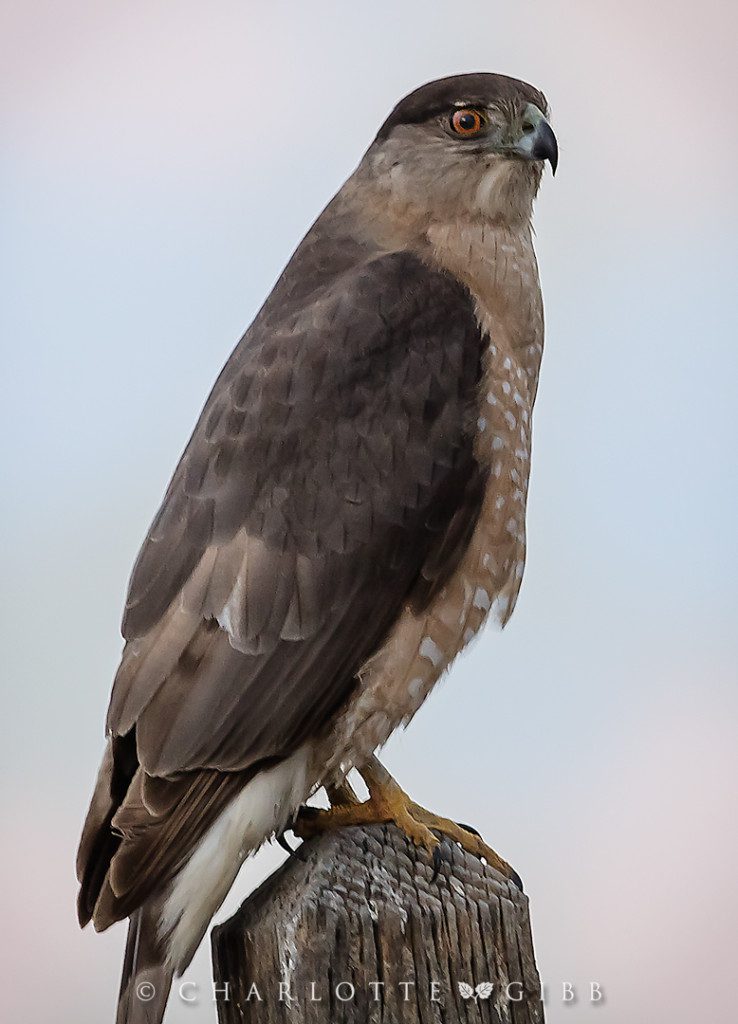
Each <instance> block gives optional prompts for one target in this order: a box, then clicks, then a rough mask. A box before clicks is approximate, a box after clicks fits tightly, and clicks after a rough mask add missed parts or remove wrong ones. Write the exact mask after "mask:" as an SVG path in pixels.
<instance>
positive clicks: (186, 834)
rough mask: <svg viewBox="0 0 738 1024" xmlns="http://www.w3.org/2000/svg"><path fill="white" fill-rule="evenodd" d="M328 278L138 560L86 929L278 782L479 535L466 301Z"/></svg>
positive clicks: (218, 431) (91, 839)
mask: <svg viewBox="0 0 738 1024" xmlns="http://www.w3.org/2000/svg"><path fill="white" fill-rule="evenodd" d="M287 277H288V280H289V268H288V275H287ZM332 279H333V280H334V282H335V283H334V285H333V286H332V287H325V288H324V289H323V290H322V291H320V292H319V293H317V294H314V295H313V296H312V297H311V299H310V301H309V302H300V303H298V306H299V307H300V308H297V309H295V310H294V311H293V312H291V313H289V314H288V315H284V316H282V317H281V318H280V317H275V315H274V312H273V310H272V311H271V312H270V313H269V315H268V316H260V317H258V318H257V320H256V321H255V322H254V325H252V328H251V329H250V330H249V331H248V332H247V334H246V335H245V336H244V339H243V340H242V341H241V343H240V344H239V345H238V347H237V348H236V350H235V351H234V353H233V355H232V356H231V358H230V360H229V361H228V363H227V364H226V367H225V368H224V370H223V372H222V373H221V375H220V377H219V378H218V381H217V382H216V384H215V387H214V388H213V391H212V392H211V395H210V397H209V399H208V401H207V403H206V405H205V408H204V410H203V413H202V415H201V417H200V420H199V422H198V424H197V426H196V428H195V431H194V433H193V435H192V438H191V439H190V442H189V444H188V446H187V448H186V450H185V452H184V455H183V456H182V459H181V461H180V463H179V465H178V467H177V470H176V472H175V474H174V476H173V478H172V481H171V483H170V485H169V488H168V490H167V493H166V495H165V497H164V501H163V503H162V506H161V508H160V509H159V512H158V514H157V516H156V518H155V520H154V523H153V525H152V527H151V529H150V531H149V534H148V536H147V538H146V540H145V542H144V544H143V547H142V549H141V552H140V554H139V556H138V560H137V562H136V565H135V567H134V570H133V575H132V579H131V583H130V589H129V594H128V599H127V603H126V612H125V617H124V623H123V631H124V635H125V637H126V640H127V643H126V647H125V649H124V652H123V657H122V661H121V665H120V668H119V670H118V673H117V675H116V679H115V682H114V685H113V693H112V696H111V701H110V707H109V712H108V730H109V732H110V734H111V740H110V746H109V750H108V754H107V755H106V758H105V760H104V762H103V766H102V768H101V770H100V775H99V777H98V784H97V788H96V792H95V796H94V797H93V801H92V804H91V807H90V812H89V814H88V818H87V821H86V824H85V828H84V831H83V835H82V840H81V843H80V849H79V855H78V876H79V879H80V883H81V885H80V895H79V916H80V921H81V922H82V923H85V922H86V921H87V920H89V919H90V917H93V918H94V921H95V926H96V927H97V928H105V927H107V926H108V925H109V924H111V923H112V922H113V921H115V920H119V919H120V918H122V917H125V916H126V915H128V914H130V913H132V912H133V911H134V910H135V909H136V908H137V907H138V906H141V905H142V903H143V901H144V900H146V899H147V898H148V896H149V895H151V894H152V893H155V892H158V891H160V890H161V887H162V886H163V885H164V884H165V883H166V882H167V881H168V880H169V879H170V878H171V877H173V875H174V874H175V873H176V871H177V870H178V869H179V868H180V866H181V865H182V864H183V863H184V861H185V860H186V857H187V855H188V852H189V850H191V849H192V847H193V845H194V844H195V843H196V842H197V841H198V840H199V838H200V837H201V836H202V835H203V834H204V832H205V830H206V829H207V827H208V826H209V824H210V823H211V822H212V821H213V820H215V818H216V817H217V815H218V814H219V813H220V811H221V810H222V808H223V807H224V806H225V805H226V804H227V803H228V802H229V801H230V800H231V799H232V798H233V797H234V796H235V795H236V793H238V792H239V790H240V789H241V788H242V787H243V786H244V785H245V784H246V782H247V781H248V779H249V778H251V777H253V775H254V773H255V772H257V771H258V770H260V767H261V766H263V765H265V764H268V763H273V762H274V761H275V760H276V759H279V758H281V757H284V756H287V755H288V754H289V753H290V752H291V751H292V750H294V749H295V748H296V747H297V746H299V745H300V744H301V743H302V742H303V741H304V740H305V739H306V738H308V737H311V736H314V735H315V734H316V733H318V732H319V731H320V730H321V729H324V728H325V727H326V725H327V723H328V722H329V721H330V718H331V715H332V714H333V713H334V712H335V711H336V710H337V709H338V708H339V707H340V706H341V704H342V703H343V702H344V701H345V700H346V699H347V697H348V695H349V694H350V693H351V691H352V689H353V687H354V686H355V685H356V676H357V672H358V670H359V669H360V668H361V666H362V665H363V664H364V662H365V661H366V659H367V658H368V657H369V656H370V655H371V654H372V653H373V652H374V651H375V650H376V649H377V647H378V646H379V645H380V644H381V643H382V641H383V640H384V638H385V637H386V635H387V634H388V632H389V630H390V629H391V627H392V625H393V623H394V621H395V619H396V618H397V616H398V615H399V614H400V612H401V610H402V608H403V607H404V606H405V604H406V603H407V602H411V603H412V604H413V605H414V606H416V607H418V608H420V607H422V606H423V605H424V604H425V603H426V602H427V601H428V600H430V598H431V597H432V596H433V594H434V593H435V591H436V590H437V589H438V588H439V587H440V586H442V585H443V582H444V580H445V579H446V578H447V577H448V576H449V574H450V573H451V572H452V571H453V570H454V568H455V567H456V565H457V563H458V560H459V558H460V557H461V554H462V553H463V551H464V548H465V545H466V541H467V540H468V538H469V536H470V534H471V531H472V530H473V528H474V525H475V523H476V520H477V517H478V514H479V508H480V505H481V498H482V494H483V489H484V482H485V481H484V479H483V474H482V472H481V470H480V468H479V466H478V465H477V463H476V461H475V459H474V456H473V450H472V433H471V430H470V429H468V423H469V420H470V419H471V420H472V421H473V415H472V407H473V404H474V392H475V387H476V384H477V381H478V378H479V371H480V357H481V338H480V333H479V329H478V327H477V324H476V320H475V317H474V313H473V308H472V303H471V299H470V297H469V295H468V293H467V292H466V291H465V289H464V288H463V287H462V286H461V285H460V284H459V283H458V282H457V281H456V280H455V279H453V278H451V277H449V276H447V275H444V274H442V273H440V272H436V271H432V270H430V269H428V268H427V267H426V266H425V265H424V264H422V263H421V262H420V261H419V260H417V259H416V258H414V257H412V256H409V255H399V254H395V255H391V256H385V257H382V258H378V259H375V260H373V261H367V262H365V263H363V264H361V265H360V266H357V267H355V268H354V269H351V270H347V271H346V272H344V273H343V274H342V275H340V277H338V278H336V277H335V275H332ZM275 295H277V297H279V288H278V289H277V290H276V291H275V293H273V297H274V296H275ZM270 301H271V300H270Z"/></svg>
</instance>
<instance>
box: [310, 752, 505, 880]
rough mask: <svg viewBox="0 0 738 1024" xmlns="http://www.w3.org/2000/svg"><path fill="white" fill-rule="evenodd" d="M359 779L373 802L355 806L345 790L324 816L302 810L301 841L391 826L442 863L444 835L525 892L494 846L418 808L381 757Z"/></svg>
mask: <svg viewBox="0 0 738 1024" xmlns="http://www.w3.org/2000/svg"><path fill="white" fill-rule="evenodd" d="M360 774H361V776H362V778H363V779H364V781H365V782H366V785H367V788H368V790H369V799H368V800H365V801H364V802H363V803H358V802H356V797H355V794H354V793H353V790H351V789H350V787H349V792H348V794H347V793H346V792H344V790H343V789H342V788H339V789H338V791H336V790H333V791H330V792H329V795H330V798H331V803H332V804H333V806H332V807H331V809H330V810H328V811H323V810H318V809H316V808H313V807H307V808H303V810H302V811H301V812H300V814H299V815H298V817H297V820H296V822H295V825H294V827H293V831H294V832H295V834H296V835H298V836H300V837H301V838H302V839H308V838H310V837H311V836H315V835H319V834H320V833H322V832H325V831H327V830H328V829H332V828H340V827H341V826H345V825H377V824H381V823H383V822H390V821H391V822H394V824H395V825H397V827H398V828H399V829H400V830H401V831H402V832H404V833H405V835H406V836H407V837H408V839H410V840H412V842H413V843H414V844H415V845H416V846H421V847H423V848H424V849H425V850H427V851H428V852H429V853H430V854H432V855H433V857H434V861H435V862H436V864H438V863H439V861H438V857H439V853H440V851H439V845H440V839H439V838H438V836H437V835H435V833H436V832H440V833H441V834H442V835H445V836H447V837H448V838H449V839H450V840H451V841H452V842H455V843H458V844H459V846H461V847H462V848H463V849H464V850H466V851H467V852H468V853H471V854H473V855H474V856H475V857H479V858H484V860H486V861H487V863H488V864H489V865H490V866H491V867H493V868H495V870H497V871H499V872H500V873H501V874H502V875H504V876H505V877H506V878H509V879H511V881H513V882H514V883H515V884H516V885H517V886H518V888H520V889H522V884H521V882H520V878H519V876H518V875H517V873H516V872H515V871H514V870H513V869H512V868H511V867H510V865H509V864H508V863H507V861H504V860H503V859H502V857H500V856H499V854H497V853H495V851H494V850H493V849H492V847H491V846H487V844H486V843H485V842H484V840H483V839H482V838H481V836H479V835H478V834H477V833H475V832H472V831H470V830H469V829H467V828H464V827H463V826H462V825H459V824H457V823H456V822H455V821H451V820H450V819H449V818H441V817H439V816H438V815H437V814H433V812H432V811H429V810H426V808H425V807H421V806H420V804H416V803H415V801H414V800H411V799H410V797H409V796H408V795H407V793H405V792H404V791H403V790H402V789H401V788H400V786H398V784H397V783H396V782H395V780H394V779H393V778H392V776H391V775H390V773H389V772H388V771H387V770H386V768H384V767H383V766H382V765H381V764H380V762H379V761H378V760H377V758H376V757H373V758H372V759H371V760H370V761H369V763H368V764H367V765H366V767H364V768H361V769H360Z"/></svg>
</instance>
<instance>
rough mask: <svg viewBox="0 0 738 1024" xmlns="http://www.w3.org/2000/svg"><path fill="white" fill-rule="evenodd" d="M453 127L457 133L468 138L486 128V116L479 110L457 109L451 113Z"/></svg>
mask: <svg viewBox="0 0 738 1024" xmlns="http://www.w3.org/2000/svg"><path fill="white" fill-rule="evenodd" d="M451 128H452V130H453V131H454V132H455V133H456V134H457V135H464V136H466V137H467V138H468V137H469V136H471V135H478V134H479V133H480V132H481V130H482V128H484V118H483V117H482V115H481V114H480V113H479V111H478V110H456V111H455V112H454V113H453V114H452V115H451Z"/></svg>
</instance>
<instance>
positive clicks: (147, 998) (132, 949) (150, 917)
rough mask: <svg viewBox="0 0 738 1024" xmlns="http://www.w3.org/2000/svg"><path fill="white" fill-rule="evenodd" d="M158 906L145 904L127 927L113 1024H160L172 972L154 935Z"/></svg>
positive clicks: (156, 936) (132, 916)
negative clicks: (116, 1010)
mask: <svg viewBox="0 0 738 1024" xmlns="http://www.w3.org/2000/svg"><path fill="white" fill-rule="evenodd" d="M158 917H159V906H158V903H156V902H155V903H153V904H152V903H145V904H144V905H143V906H142V907H140V908H139V909H138V910H137V911H136V912H135V913H134V914H132V915H131V919H130V922H129V925H128V939H127V941H126V953H125V958H124V960H123V975H122V977H121V980H120V995H119V996H118V1013H117V1015H116V1018H115V1024H161V1021H162V1018H163V1016H164V1010H165V1008H166V1005H167V999H168V997H169V989H170V988H171V986H172V969H171V967H169V966H167V964H166V959H165V951H164V949H163V948H162V944H161V943H160V941H159V939H158V935H157V926H158Z"/></svg>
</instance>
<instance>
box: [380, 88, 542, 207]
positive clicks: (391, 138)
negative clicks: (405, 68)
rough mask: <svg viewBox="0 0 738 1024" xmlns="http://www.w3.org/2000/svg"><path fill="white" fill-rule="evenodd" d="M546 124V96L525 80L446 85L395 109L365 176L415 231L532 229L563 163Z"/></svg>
mask: <svg viewBox="0 0 738 1024" xmlns="http://www.w3.org/2000/svg"><path fill="white" fill-rule="evenodd" d="M547 114H548V104H547V103H546V99H545V97H544V96H543V94H542V93H540V92H539V91H538V90H537V89H535V88H534V87H533V86H532V85H528V84H527V83H525V82H521V81H519V80H518V79H515V78H508V77H506V76H505V75H492V74H470V75H455V76H453V77H450V78H442V79H439V80H438V81H435V82H430V83H429V84H428V85H423V86H421V87H420V88H419V89H416V90H415V91H414V92H411V93H410V95H409V96H406V97H405V98H404V99H403V100H401V101H400V102H399V103H398V104H397V106H396V107H395V109H394V110H393V111H392V113H391V114H390V115H389V117H388V118H387V120H386V121H385V122H384V124H383V125H382V127H381V128H380V129H379V132H378V134H377V137H376V138H375V140H374V142H373V143H372V145H371V147H370V148H369V150H368V152H367V153H366V155H365V157H364V160H363V161H362V164H361V168H360V174H361V176H362V178H364V180H365V181H366V177H367V176H368V177H369V178H370V179H372V183H373V185H374V186H375V188H377V189H378V190H379V193H380V195H381V196H383V198H384V200H385V201H386V202H388V203H389V204H390V205H391V207H392V215H393V217H394V218H397V217H398V216H399V217H401V218H403V219H405V220H407V221H408V222H410V221H412V222H415V223H417V222H418V221H420V222H421V223H422V222H423V221H430V222H433V221H437V220H440V219H444V220H445V219H448V218H455V217H461V218H463V217H473V218H474V219H489V220H493V221H497V222H501V223H506V222H507V223H510V224H514V223H516V222H520V221H521V220H522V221H527V220H528V219H529V218H530V213H531V207H532V203H533V199H534V198H535V195H536V192H537V190H538V186H539V184H540V180H541V174H542V172H543V165H544V162H545V161H546V160H548V161H549V162H550V164H551V168H552V170H554V171H555V170H556V164H557V161H558V147H557V144H556V136H555V135H554V133H553V130H552V129H551V126H550V125H549V123H548V120H547Z"/></svg>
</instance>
